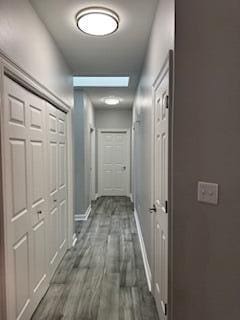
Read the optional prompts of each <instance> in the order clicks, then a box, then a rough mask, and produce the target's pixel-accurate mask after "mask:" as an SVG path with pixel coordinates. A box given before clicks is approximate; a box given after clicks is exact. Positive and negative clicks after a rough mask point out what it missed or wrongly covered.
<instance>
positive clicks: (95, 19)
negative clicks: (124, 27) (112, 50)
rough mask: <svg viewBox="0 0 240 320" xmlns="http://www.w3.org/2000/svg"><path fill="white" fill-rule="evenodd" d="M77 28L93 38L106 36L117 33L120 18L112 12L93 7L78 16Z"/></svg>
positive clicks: (80, 12)
mask: <svg viewBox="0 0 240 320" xmlns="http://www.w3.org/2000/svg"><path fill="white" fill-rule="evenodd" d="M76 20H77V27H78V28H79V29H80V30H81V31H82V32H84V33H86V34H89V35H93V36H106V35H108V34H112V33H114V32H116V31H117V29H118V27H119V16H118V15H117V14H116V13H115V12H114V11H112V10H110V9H106V8H100V7H91V8H85V9H83V10H80V11H79V12H78V13H77V15H76Z"/></svg>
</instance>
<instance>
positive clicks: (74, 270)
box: [32, 197, 158, 320]
mask: <svg viewBox="0 0 240 320" xmlns="http://www.w3.org/2000/svg"><path fill="white" fill-rule="evenodd" d="M77 236H78V241H77V243H76V246H75V247H74V248H73V249H71V250H69V251H68V252H67V253H66V255H65V257H64V259H63V261H62V263H61V264H60V266H59V267H58V269H57V271H56V273H55V275H54V277H53V279H52V281H51V284H50V287H49V290H48V292H47V293H46V295H45V297H44V298H43V300H42V301H41V303H40V305H39V306H38V308H37V310H36V311H35V313H34V315H33V317H32V320H60V319H61V320H63V319H64V320H157V319H158V316H157V311H156V306H155V303H154V299H153V297H152V295H151V293H149V291H148V287H147V281H146V277H145V272H144V265H143V261H142V256H141V251H140V245H139V240H138V235H137V229H136V224H135V220H134V215H133V209H132V204H131V202H130V200H129V199H128V198H126V197H102V198H100V199H98V200H97V201H96V202H95V203H94V204H93V209H92V212H91V214H90V217H89V219H88V221H85V222H79V223H77Z"/></svg>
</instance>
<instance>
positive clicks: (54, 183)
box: [47, 104, 59, 277]
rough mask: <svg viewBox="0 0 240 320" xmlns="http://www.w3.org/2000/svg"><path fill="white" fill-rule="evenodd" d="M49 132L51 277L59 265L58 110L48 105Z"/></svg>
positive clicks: (49, 252) (49, 242) (49, 254)
mask: <svg viewBox="0 0 240 320" xmlns="http://www.w3.org/2000/svg"><path fill="white" fill-rule="evenodd" d="M47 131H48V179H49V181H48V244H49V245H48V266H49V272H50V277H51V276H52V275H53V273H54V271H55V270H56V268H57V265H58V263H59V252H58V228H59V227H58V225H59V210H58V165H59V164H58V110H57V109H56V108H54V107H53V106H52V105H50V104H47Z"/></svg>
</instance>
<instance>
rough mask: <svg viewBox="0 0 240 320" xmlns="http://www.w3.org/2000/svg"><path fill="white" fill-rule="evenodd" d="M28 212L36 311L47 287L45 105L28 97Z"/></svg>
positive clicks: (30, 96) (39, 100) (37, 98)
mask: <svg viewBox="0 0 240 320" xmlns="http://www.w3.org/2000/svg"><path fill="white" fill-rule="evenodd" d="M28 112H29V130H28V131H29V139H30V141H29V153H30V164H31V165H30V167H29V177H30V190H29V192H30V195H29V198H30V210H31V228H32V229H31V233H32V250H33V261H32V263H33V265H32V272H31V274H32V289H33V307H34V308H35V307H36V306H37V304H38V303H39V301H40V300H41V298H42V296H43V295H44V293H45V291H46V289H47V286H48V283H47V253H46V248H47V240H46V234H47V230H46V225H47V223H46V216H47V199H46V198H47V191H46V188H47V181H46V164H47V163H46V160H47V159H46V121H45V102H44V100H42V99H40V98H39V97H37V96H36V95H34V94H31V93H28Z"/></svg>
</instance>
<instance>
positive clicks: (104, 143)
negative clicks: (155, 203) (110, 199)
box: [99, 130, 130, 196]
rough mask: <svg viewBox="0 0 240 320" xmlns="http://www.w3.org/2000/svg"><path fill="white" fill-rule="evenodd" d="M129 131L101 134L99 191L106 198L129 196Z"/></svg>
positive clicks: (103, 132)
mask: <svg viewBox="0 0 240 320" xmlns="http://www.w3.org/2000/svg"><path fill="white" fill-rule="evenodd" d="M129 139H130V137H129V131H128V130H125V131H119V132H111V131H100V132H99V156H100V159H99V184H100V186H99V190H101V191H100V192H101V195H104V196H129V184H130V160H129V159H130V140H129Z"/></svg>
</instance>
